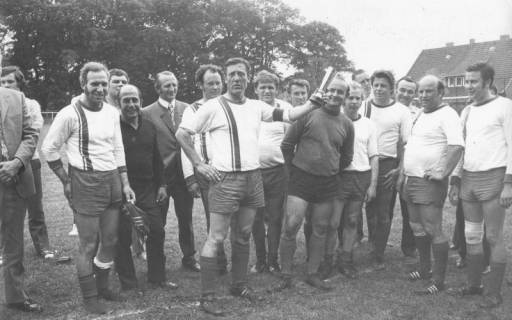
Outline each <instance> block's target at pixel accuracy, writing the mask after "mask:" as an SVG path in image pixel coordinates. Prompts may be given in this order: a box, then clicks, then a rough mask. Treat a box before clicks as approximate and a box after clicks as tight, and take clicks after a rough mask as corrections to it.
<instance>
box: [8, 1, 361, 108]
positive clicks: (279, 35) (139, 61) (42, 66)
mask: <svg viewBox="0 0 512 320" xmlns="http://www.w3.org/2000/svg"><path fill="white" fill-rule="evenodd" d="M0 17H1V20H0V21H1V22H2V24H1V26H0V39H3V41H2V43H3V44H4V52H5V54H4V55H5V58H6V59H5V60H7V63H9V64H14V65H17V66H19V67H21V68H22V70H24V71H25V74H26V77H27V80H28V86H27V94H28V96H30V97H32V98H35V99H37V100H38V101H39V102H40V103H41V105H42V106H43V109H45V110H59V109H60V108H62V107H63V106H65V105H66V104H68V103H69V101H70V99H71V97H72V96H74V95H76V94H78V93H79V92H80V91H81V90H80V86H79V83H78V73H79V70H80V68H81V66H82V65H83V64H84V63H85V62H86V61H90V60H96V61H101V62H104V63H105V64H106V65H107V66H108V67H109V68H121V69H124V70H125V71H127V72H128V74H129V76H130V81H131V82H132V83H134V84H136V85H137V86H138V87H139V88H140V89H141V90H142V92H143V96H144V99H145V101H146V102H148V103H149V102H150V101H153V100H155V99H156V93H155V92H154V89H153V77H154V74H156V73H157V72H159V71H162V70H171V71H173V72H174V73H175V74H176V76H177V78H178V79H179V85H180V88H179V93H178V99H181V100H184V101H188V102H191V101H193V100H195V99H197V98H199V97H200V96H201V93H200V92H199V90H198V88H197V87H196V85H195V83H194V72H195V70H196V69H197V67H198V66H199V65H200V64H204V63H215V64H219V65H222V63H223V62H224V61H225V60H226V59H227V58H229V57H233V56H242V57H244V58H246V59H247V60H248V61H249V62H251V64H252V67H253V70H252V71H253V72H252V73H253V74H254V72H256V71H259V70H261V69H267V70H274V71H275V70H276V66H278V65H283V66H290V67H292V68H294V70H297V73H300V75H301V76H302V77H304V78H306V79H308V80H309V81H310V82H311V83H312V86H313V87H315V86H317V85H319V82H320V80H321V77H322V73H323V69H324V68H326V67H327V66H328V65H332V66H334V67H335V68H337V69H338V70H349V69H351V68H352V64H351V62H350V61H349V60H348V59H347V57H346V52H345V49H344V47H343V44H344V41H345V40H344V38H343V36H342V35H341V34H340V32H339V31H338V30H337V29H336V28H334V27H333V26H331V25H329V24H326V23H323V22H318V21H313V22H309V23H305V20H304V18H303V17H302V16H301V15H300V12H299V11H298V10H297V9H294V8H291V7H290V6H288V5H286V4H284V3H283V2H282V1H281V0H257V1H256V0H2V1H1V3H0ZM4 64H5V63H4Z"/></svg>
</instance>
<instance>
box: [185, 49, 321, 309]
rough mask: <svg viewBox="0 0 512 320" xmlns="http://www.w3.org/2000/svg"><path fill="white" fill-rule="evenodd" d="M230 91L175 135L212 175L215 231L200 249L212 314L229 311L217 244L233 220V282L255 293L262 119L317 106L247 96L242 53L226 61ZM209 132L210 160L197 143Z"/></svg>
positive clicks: (248, 294)
mask: <svg viewBox="0 0 512 320" xmlns="http://www.w3.org/2000/svg"><path fill="white" fill-rule="evenodd" d="M225 70H226V83H227V92H226V93H225V94H224V95H222V96H220V97H218V98H215V99H211V100H209V101H207V102H206V103H205V104H204V105H203V106H202V107H201V108H200V109H199V110H198V111H197V112H196V113H195V114H194V117H192V118H191V119H190V121H187V122H182V123H181V125H180V128H179V130H178V132H177V133H176V137H177V138H178V140H179V142H180V144H181V146H182V148H183V151H185V153H186V155H187V156H188V157H189V159H190V161H191V162H192V164H193V165H194V168H195V169H196V171H197V172H198V174H200V175H202V176H204V177H205V178H206V179H208V180H209V181H210V189H209V194H208V200H209V203H208V207H209V208H208V209H209V210H210V223H211V226H210V232H209V233H208V238H207V240H206V242H205V244H204V246H203V249H202V252H201V287H202V288H201V308H202V309H203V310H204V311H205V312H207V313H210V314H214V315H223V314H224V313H225V311H224V310H223V308H222V306H221V305H220V304H219V303H218V301H216V299H215V293H216V290H217V287H216V285H215V280H216V278H217V277H218V274H217V272H218V263H217V250H218V244H219V243H222V242H223V241H224V239H225V238H226V236H227V233H228V230H229V228H230V225H231V243H232V245H231V250H232V258H231V260H232V269H231V273H232V285H231V289H230V292H231V294H233V295H235V296H239V297H242V298H247V299H254V298H255V296H254V294H253V293H252V290H251V289H250V288H249V287H248V285H247V265H248V262H249V247H250V246H249V240H250V237H251V228H252V224H253V221H254V216H255V214H256V210H257V208H261V207H263V206H264V205H265V201H264V198H263V183H262V179H261V173H260V170H259V168H260V162H259V152H258V148H257V147H256V146H257V145H258V136H259V131H260V126H261V121H273V120H274V121H275V120H277V121H282V120H285V121H289V120H295V119H297V118H299V117H301V116H302V115H304V114H306V113H308V112H310V111H312V110H313V109H315V108H316V107H315V106H314V104H313V103H307V104H306V105H304V106H302V107H297V108H294V109H290V110H287V111H286V112H285V111H284V110H281V109H275V108H272V107H271V106H269V105H268V104H266V103H264V102H262V101H258V100H252V99H247V98H246V97H245V89H246V88H247V81H248V76H249V71H250V70H251V67H250V65H249V62H247V61H246V60H245V59H243V58H231V59H229V60H228V61H227V62H226V64H225ZM203 132H208V133H209V134H210V138H211V139H210V141H211V147H212V148H211V150H212V157H211V159H212V162H211V164H208V163H205V162H204V161H203V160H202V159H201V157H200V156H199V155H198V154H197V152H196V151H195V149H194V145H193V141H192V138H193V136H194V135H195V134H197V133H203Z"/></svg>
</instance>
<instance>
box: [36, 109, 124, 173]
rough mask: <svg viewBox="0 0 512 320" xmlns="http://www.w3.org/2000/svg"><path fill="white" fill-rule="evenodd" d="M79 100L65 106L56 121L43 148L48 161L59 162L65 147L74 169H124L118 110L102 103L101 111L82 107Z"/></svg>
mask: <svg viewBox="0 0 512 320" xmlns="http://www.w3.org/2000/svg"><path fill="white" fill-rule="evenodd" d="M79 104H80V102H79V101H78V102H77V103H75V104H71V105H69V106H67V107H64V108H63V109H62V110H61V111H59V113H58V114H57V116H56V117H55V119H54V120H53V123H52V125H51V127H50V129H49V131H48V134H47V135H46V138H45V140H44V142H43V145H42V147H41V151H42V152H43V153H44V155H45V157H46V160H47V161H48V162H52V161H57V160H59V159H60V149H61V148H62V146H63V145H64V144H66V156H67V159H68V162H69V164H70V165H71V166H73V167H75V168H77V169H80V170H85V171H110V170H114V169H116V168H121V169H125V168H126V162H125V161H126V160H125V155H124V147H123V139H122V136H121V127H120V123H119V121H120V117H119V111H118V110H117V109H116V108H115V107H113V106H111V105H109V104H107V103H103V107H102V108H101V110H99V111H91V110H88V109H86V108H84V107H81V106H79Z"/></svg>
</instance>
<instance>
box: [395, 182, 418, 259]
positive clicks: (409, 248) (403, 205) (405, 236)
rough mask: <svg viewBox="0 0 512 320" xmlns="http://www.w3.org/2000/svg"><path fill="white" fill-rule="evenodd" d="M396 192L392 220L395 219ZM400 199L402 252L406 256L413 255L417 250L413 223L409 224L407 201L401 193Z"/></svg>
mask: <svg viewBox="0 0 512 320" xmlns="http://www.w3.org/2000/svg"><path fill="white" fill-rule="evenodd" d="M396 194H397V193H396V192H395V195H394V196H393V197H392V199H391V210H390V214H391V221H393V211H394V210H393V209H394V208H395V201H396V198H397V196H396ZM398 199H399V201H400V211H401V213H402V242H401V244H400V246H401V249H402V252H403V254H404V255H405V256H413V255H414V251H415V250H416V245H415V243H414V233H413V232H412V229H411V225H410V224H409V209H407V201H405V200H404V199H403V198H402V195H401V194H398Z"/></svg>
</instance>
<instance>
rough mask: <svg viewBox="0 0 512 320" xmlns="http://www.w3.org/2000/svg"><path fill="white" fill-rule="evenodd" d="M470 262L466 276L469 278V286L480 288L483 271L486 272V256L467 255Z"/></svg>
mask: <svg viewBox="0 0 512 320" xmlns="http://www.w3.org/2000/svg"><path fill="white" fill-rule="evenodd" d="M466 260H467V262H468V266H467V271H466V275H467V277H468V286H470V287H474V288H478V287H480V286H481V285H482V271H483V270H484V255H483V254H481V253H480V254H469V253H467V255H466Z"/></svg>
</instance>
